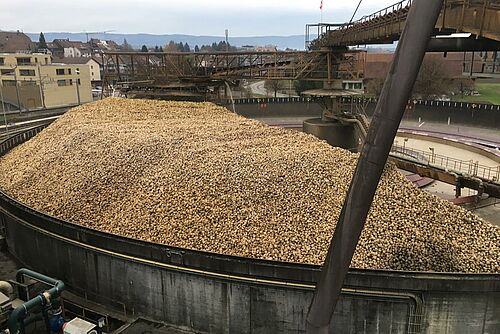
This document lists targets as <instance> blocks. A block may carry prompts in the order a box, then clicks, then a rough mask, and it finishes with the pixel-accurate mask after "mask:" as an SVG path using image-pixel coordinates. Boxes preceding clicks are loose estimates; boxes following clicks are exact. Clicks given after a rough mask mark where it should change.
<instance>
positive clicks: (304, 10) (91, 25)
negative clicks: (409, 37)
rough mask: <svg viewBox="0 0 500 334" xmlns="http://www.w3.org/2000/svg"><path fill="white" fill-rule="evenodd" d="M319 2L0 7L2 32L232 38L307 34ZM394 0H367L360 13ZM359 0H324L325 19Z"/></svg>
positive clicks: (97, 0)
mask: <svg viewBox="0 0 500 334" xmlns="http://www.w3.org/2000/svg"><path fill="white" fill-rule="evenodd" d="M320 1H321V0H251V1H248V0H247V1H241V0H240V1H238V0H205V1H202V0H173V1H168V0H145V1H142V0H70V1H68V0H49V1H40V0H16V1H11V2H9V5H8V6H2V10H1V11H0V30H22V31H25V32H40V31H44V32H82V31H104V30H114V32H117V33H152V34H189V35H220V36H222V35H223V34H224V29H229V34H230V35H231V36H263V35H281V36H286V35H297V34H303V32H304V26H305V24H306V23H317V22H319V20H320V10H319V5H320ZM394 2H396V1H395V0H391V1H387V0H364V1H363V2H362V5H361V8H360V10H359V12H358V15H357V17H359V16H361V15H363V14H368V13H371V12H373V11H376V10H378V9H382V8H383V7H386V6H388V5H391V4H393V3H394ZM356 5H357V1H356V0H343V1H340V0H324V5H323V22H344V21H348V20H349V19H350V17H351V15H352V13H353V11H354V9H355V7H356Z"/></svg>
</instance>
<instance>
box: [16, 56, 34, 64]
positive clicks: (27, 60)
mask: <svg viewBox="0 0 500 334" xmlns="http://www.w3.org/2000/svg"><path fill="white" fill-rule="evenodd" d="M29 64H31V58H30V57H22V58H17V65H29Z"/></svg>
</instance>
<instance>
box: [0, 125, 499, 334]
mask: <svg viewBox="0 0 500 334" xmlns="http://www.w3.org/2000/svg"><path fill="white" fill-rule="evenodd" d="M42 128H43V127H38V128H35V129H30V130H29V131H27V132H25V133H22V134H17V135H15V136H13V137H11V138H9V139H7V140H6V141H4V142H2V143H0V154H1V155H3V154H5V153H6V152H7V151H8V150H10V149H11V148H13V147H14V146H16V145H18V144H20V143H22V142H24V141H26V140H28V139H30V138H31V137H32V136H34V135H35V134H36V133H38V132H39V131H41V129H42ZM0 206H1V213H0V222H1V224H2V225H4V226H5V231H6V238H7V244H8V249H9V251H10V253H11V254H12V255H13V256H15V257H16V258H17V259H18V260H19V261H20V262H21V263H22V264H24V265H26V266H28V267H30V268H32V269H34V270H37V271H40V272H42V273H45V274H48V275H51V276H54V277H58V278H59V279H61V280H63V281H65V282H67V285H68V287H69V289H70V290H71V289H73V291H75V292H76V293H85V295H86V296H87V297H88V298H89V299H91V300H93V301H96V302H99V303H101V304H104V305H106V306H108V307H116V305H121V306H122V307H123V308H124V310H125V311H126V312H127V314H131V315H134V316H137V315H141V316H145V317H148V318H152V319H155V320H159V321H164V322H167V323H169V324H172V325H175V326H179V327H184V328H189V329H193V330H195V331H197V332H211V333H302V332H304V331H305V318H306V315H307V311H308V307H309V304H310V301H311V298H312V295H313V291H314V286H315V282H316V281H317V277H318V274H319V270H320V267H319V266H314V265H302V264H292V263H283V262H275V261H265V260H256V259H249V258H241V257H234V256H225V255H220V254H213V253H206V252H200V251H193V250H188V249H181V248H174V247H168V246H165V245H159V244H154V243H150V242H145V241H139V240H134V239H130V238H125V237H120V236H116V235H112V234H109V233H104V232H100V231H96V230H92V229H89V228H85V227H82V226H79V225H75V224H72V223H70V222H66V221H63V220H60V219H56V218H53V217H50V216H47V215H44V214H42V213H40V212H37V211H35V210H33V209H31V208H29V207H27V206H25V205H23V204H21V203H19V202H17V201H16V200H15V199H13V198H10V197H9V196H7V195H6V194H4V193H0ZM499 314H500V275H498V274H447V273H423V272H400V271H383V270H358V269H353V270H351V271H350V273H349V274H348V277H347V279H346V281H345V288H344V290H343V294H342V298H341V300H340V303H339V305H338V307H337V309H336V312H335V315H334V321H333V325H332V328H331V332H332V333H333V332H335V333H497V332H500V316H499Z"/></svg>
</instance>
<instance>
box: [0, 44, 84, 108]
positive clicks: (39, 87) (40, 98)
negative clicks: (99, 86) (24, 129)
mask: <svg viewBox="0 0 500 334" xmlns="http://www.w3.org/2000/svg"><path fill="white" fill-rule="evenodd" d="M0 88H1V93H2V95H3V100H4V102H5V103H6V104H7V105H8V106H10V107H13V108H15V109H17V108H18V107H20V108H21V110H30V109H36V108H43V107H45V108H52V107H58V106H65V105H75V104H81V103H85V102H90V101H92V93H91V75H90V66H88V65H87V64H64V63H53V62H52V59H51V56H50V55H48V54H42V53H32V54H30V53H12V54H7V53H4V54H0Z"/></svg>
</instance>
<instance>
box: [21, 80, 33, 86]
mask: <svg viewBox="0 0 500 334" xmlns="http://www.w3.org/2000/svg"><path fill="white" fill-rule="evenodd" d="M35 85H36V82H35V81H32V80H26V81H21V82H20V83H19V86H35Z"/></svg>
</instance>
